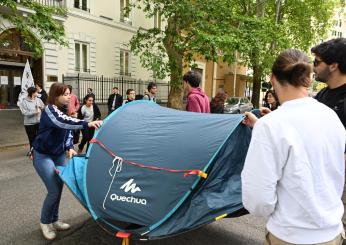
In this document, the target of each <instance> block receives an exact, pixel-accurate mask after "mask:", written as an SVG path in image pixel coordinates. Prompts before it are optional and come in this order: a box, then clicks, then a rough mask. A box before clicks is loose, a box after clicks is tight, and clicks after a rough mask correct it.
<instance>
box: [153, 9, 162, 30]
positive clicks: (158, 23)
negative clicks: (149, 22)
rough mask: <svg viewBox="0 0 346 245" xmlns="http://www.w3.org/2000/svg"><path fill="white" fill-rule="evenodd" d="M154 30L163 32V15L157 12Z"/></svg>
mask: <svg viewBox="0 0 346 245" xmlns="http://www.w3.org/2000/svg"><path fill="white" fill-rule="evenodd" d="M154 28H158V29H160V30H161V13H160V12H159V11H156V12H155V14H154Z"/></svg>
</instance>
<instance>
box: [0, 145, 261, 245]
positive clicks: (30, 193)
mask: <svg viewBox="0 0 346 245" xmlns="http://www.w3.org/2000/svg"><path fill="white" fill-rule="evenodd" d="M26 148H27V147H16V148H9V149H0V244H1V245H2V244H4V245H5V244H6V245H7V244H18V245H19V244H20V245H23V244H35V245H37V244H38V245H40V244H68V245H69V244H82V245H87V244H88V245H89V244H97V245H98V244H121V242H120V240H118V239H115V238H114V237H112V236H111V235H109V234H107V233H105V232H104V231H103V230H102V229H100V228H99V227H98V226H97V225H96V224H95V222H94V221H93V220H91V219H90V216H89V214H88V213H87V212H86V211H85V210H84V208H83V207H82V206H81V205H80V204H79V203H78V201H76V200H75V198H74V197H73V195H72V194H71V193H70V192H69V191H68V190H67V189H66V188H65V189H64V192H63V197H62V202H61V208H60V211H61V214H60V217H61V218H63V219H65V220H67V221H68V222H70V223H71V224H72V229H71V230H70V231H66V232H60V233H59V234H58V238H57V239H56V240H55V241H54V242H50V243H49V242H46V241H45V240H44V238H43V237H42V235H41V232H40V230H39V214H40V209H41V205H42V200H43V198H44V196H45V194H46V190H45V187H44V185H43V184H42V183H41V180H40V179H39V177H38V176H37V174H36V172H35V170H34V168H33V166H32V163H31V162H30V161H29V160H26V157H24V155H25V153H26V151H27V149H26ZM263 234H264V221H263V220H262V219H258V218H255V217H253V216H251V215H246V216H243V217H241V218H236V219H223V220H220V221H217V222H214V223H212V224H210V225H207V226H204V227H202V228H200V229H198V230H195V231H191V232H188V233H186V234H184V235H180V236H177V237H173V238H167V239H164V240H155V241H146V242H143V241H142V242H139V241H138V242H136V241H133V242H131V244H138V245H159V244H165V245H173V244H174V245H176V244H181V245H195V244H196V245H197V244H199V245H200V244H203V245H209V244H210V245H218V244H235V245H245V244H251V245H257V244H262V243H263Z"/></svg>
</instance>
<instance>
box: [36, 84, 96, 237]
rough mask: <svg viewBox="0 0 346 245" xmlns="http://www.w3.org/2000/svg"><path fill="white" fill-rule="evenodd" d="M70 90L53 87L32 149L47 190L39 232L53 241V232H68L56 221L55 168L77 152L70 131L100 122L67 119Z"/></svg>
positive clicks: (57, 181)
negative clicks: (66, 157) (40, 230)
mask: <svg viewBox="0 0 346 245" xmlns="http://www.w3.org/2000/svg"><path fill="white" fill-rule="evenodd" d="M70 98H71V93H70V90H69V88H68V87H67V86H66V85H64V84H61V83H54V84H52V86H51V88H50V91H49V97H48V105H47V106H46V108H45V109H44V111H43V112H42V115H41V120H40V128H39V132H38V136H37V137H36V139H35V141H34V144H33V148H34V167H35V169H36V172H37V173H38V175H39V176H40V177H41V179H42V181H43V183H44V184H45V186H46V188H47V191H48V193H47V196H46V198H45V200H44V202H43V207H42V211H41V223H40V226H41V229H42V233H43V235H44V237H45V238H46V239H48V240H53V239H54V238H55V237H56V230H67V229H69V228H70V225H69V224H66V223H63V222H62V221H60V220H59V219H58V218H59V204H60V198H61V193H62V188H63V182H62V181H61V180H60V178H59V176H58V175H57V174H56V172H55V169H56V166H61V165H64V162H65V153H66V152H67V155H68V157H69V158H71V157H72V156H73V155H76V154H77V153H76V152H75V150H74V149H73V137H72V134H71V131H72V130H75V129H85V128H87V127H93V128H99V127H100V126H101V125H102V121H92V122H89V123H88V122H86V121H84V120H79V119H76V118H72V117H69V116H68V115H67V114H66V113H67V106H68V104H69V102H70Z"/></svg>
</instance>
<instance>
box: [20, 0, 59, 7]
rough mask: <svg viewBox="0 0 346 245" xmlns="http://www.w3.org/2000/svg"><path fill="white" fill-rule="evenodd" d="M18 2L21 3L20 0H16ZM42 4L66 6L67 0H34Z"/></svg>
mask: <svg viewBox="0 0 346 245" xmlns="http://www.w3.org/2000/svg"><path fill="white" fill-rule="evenodd" d="M15 1H16V2H17V3H20V2H21V1H20V0H15ZM34 2H38V3H40V4H42V5H46V6H51V7H65V0H34Z"/></svg>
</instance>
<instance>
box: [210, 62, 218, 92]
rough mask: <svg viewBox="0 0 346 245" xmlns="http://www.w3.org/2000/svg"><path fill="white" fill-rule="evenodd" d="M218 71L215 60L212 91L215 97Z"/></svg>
mask: <svg viewBox="0 0 346 245" xmlns="http://www.w3.org/2000/svg"><path fill="white" fill-rule="evenodd" d="M216 73H217V63H216V62H213V82H212V91H211V96H212V97H215V94H216Z"/></svg>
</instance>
